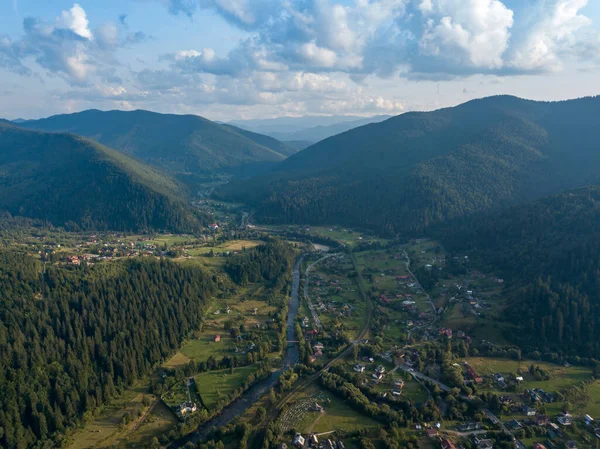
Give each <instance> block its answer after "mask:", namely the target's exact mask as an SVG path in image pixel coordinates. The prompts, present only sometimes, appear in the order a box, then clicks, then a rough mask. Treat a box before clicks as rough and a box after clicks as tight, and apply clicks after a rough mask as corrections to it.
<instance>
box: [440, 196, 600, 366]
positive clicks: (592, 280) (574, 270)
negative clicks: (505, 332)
mask: <svg viewBox="0 0 600 449" xmlns="http://www.w3.org/2000/svg"><path fill="white" fill-rule="evenodd" d="M440 235H441V238H442V240H443V241H444V244H445V246H446V248H448V249H449V250H451V251H465V250H472V251H473V255H474V256H475V257H476V258H477V260H478V261H480V262H483V263H487V264H489V265H490V268H492V269H494V270H499V271H500V272H501V273H502V275H503V276H505V277H506V279H507V281H509V282H510V286H511V288H510V289H508V290H510V292H511V293H510V298H509V306H508V308H507V311H506V314H507V318H508V319H509V320H510V321H511V322H513V323H516V324H518V326H519V332H518V333H516V334H515V335H513V337H517V340H518V343H519V344H520V345H521V346H522V347H525V348H531V349H536V350H540V351H546V350H553V351H558V352H563V353H566V354H578V355H583V356H586V357H594V358H597V359H599V358H600V186H591V187H585V188H581V189H577V190H573V191H569V192H565V193H562V194H559V195H556V196H551V197H547V198H543V199H541V200H537V201H535V202H532V203H529V204H525V205H522V206H517V207H514V208H510V209H507V210H504V211H500V212H497V213H493V214H490V215H482V216H477V217H472V218H470V219H466V220H464V221H463V222H462V223H456V224H453V225H451V226H449V227H447V228H444V229H443V230H442V232H441V233H440Z"/></svg>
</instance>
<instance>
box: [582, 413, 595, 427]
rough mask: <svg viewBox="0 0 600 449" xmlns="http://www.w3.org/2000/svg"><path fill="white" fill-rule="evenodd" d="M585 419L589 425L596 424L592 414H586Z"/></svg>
mask: <svg viewBox="0 0 600 449" xmlns="http://www.w3.org/2000/svg"><path fill="white" fill-rule="evenodd" d="M583 419H584V420H585V423H586V424H587V425H588V426H593V425H594V418H592V417H591V416H590V415H585V416H584V417H583Z"/></svg>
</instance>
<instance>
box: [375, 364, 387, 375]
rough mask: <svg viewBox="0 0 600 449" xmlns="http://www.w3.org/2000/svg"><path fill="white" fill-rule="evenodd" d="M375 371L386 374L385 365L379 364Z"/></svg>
mask: <svg viewBox="0 0 600 449" xmlns="http://www.w3.org/2000/svg"><path fill="white" fill-rule="evenodd" d="M375 372H376V373H377V374H384V373H385V366H383V365H379V366H378V367H377V368H376V369H375Z"/></svg>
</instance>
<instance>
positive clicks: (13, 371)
mask: <svg viewBox="0 0 600 449" xmlns="http://www.w3.org/2000/svg"><path fill="white" fill-rule="evenodd" d="M214 289H215V285H214V282H213V280H212V278H211V277H210V276H209V275H207V274H206V273H205V272H204V271H202V270H201V269H199V268H195V267H189V266H182V265H178V264H174V263H170V262H167V261H156V260H151V259H141V260H132V261H128V262H123V263H114V264H110V265H98V266H93V267H88V266H81V267H77V268H60V267H53V266H46V267H45V269H44V267H43V266H42V263H41V262H39V261H38V260H36V259H34V258H31V257H28V256H25V255H20V254H14V253H10V252H0V291H1V292H2V302H0V446H1V447H4V448H29V447H47V446H45V443H47V442H48V441H50V440H54V441H59V440H61V439H62V438H64V435H65V434H68V430H69V428H70V427H72V426H74V425H76V424H77V423H78V422H81V421H82V420H83V421H86V420H87V419H89V418H90V417H91V413H92V412H93V411H94V410H95V409H96V408H97V407H99V406H101V405H102V404H105V403H107V401H108V400H110V399H111V398H112V397H113V396H115V394H117V393H118V392H120V391H122V390H123V389H124V387H125V386H127V385H131V383H132V382H133V381H134V380H135V379H137V378H138V377H140V376H142V375H144V374H146V373H147V372H148V371H149V370H150V369H151V368H152V367H153V365H155V364H156V363H158V362H160V361H162V360H164V359H165V358H166V357H167V356H169V355H170V354H172V352H173V351H174V350H175V349H176V348H177V347H178V346H179V344H180V343H181V341H182V339H183V338H184V337H185V336H187V334H188V333H189V332H191V331H192V330H193V329H196V328H197V327H198V326H199V324H200V320H201V317H202V315H203V313H204V311H205V307H206V306H207V299H208V298H209V297H211V296H212V294H213V291H214Z"/></svg>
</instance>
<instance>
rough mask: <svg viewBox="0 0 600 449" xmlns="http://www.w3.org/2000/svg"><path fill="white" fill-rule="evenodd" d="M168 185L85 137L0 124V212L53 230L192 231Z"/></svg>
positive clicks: (189, 214)
mask: <svg viewBox="0 0 600 449" xmlns="http://www.w3.org/2000/svg"><path fill="white" fill-rule="evenodd" d="M182 195H183V192H182V191H181V189H180V186H179V185H178V184H177V183H176V182H174V181H173V180H172V179H169V178H168V177H166V176H164V175H162V174H160V173H158V172H157V171H156V170H154V169H152V168H150V167H147V166H145V165H143V164H141V163H139V162H137V161H135V160H133V159H131V158H130V157H128V156H126V155H124V154H122V153H120V152H118V151H115V150H111V149H109V148H107V147H104V146H102V145H100V144H97V143H96V142H93V141H91V140H89V139H86V138H83V137H79V136H75V135H72V134H65V133H44V132H39V131H32V130H27V129H22V128H19V127H16V126H14V125H11V124H7V123H0V209H3V210H6V211H8V212H10V213H11V214H13V215H20V216H25V217H31V218H38V219H42V220H46V221H49V222H51V223H53V224H54V225H59V226H62V225H69V226H76V227H79V228H84V229H108V230H118V231H148V230H156V231H171V232H194V231H197V230H199V229H200V227H201V224H202V222H206V218H205V217H204V216H203V215H201V214H199V213H198V212H196V211H195V210H194V209H192V208H191V206H188V205H187V204H186V203H185V202H184V201H183V200H182V199H181V198H182Z"/></svg>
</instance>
